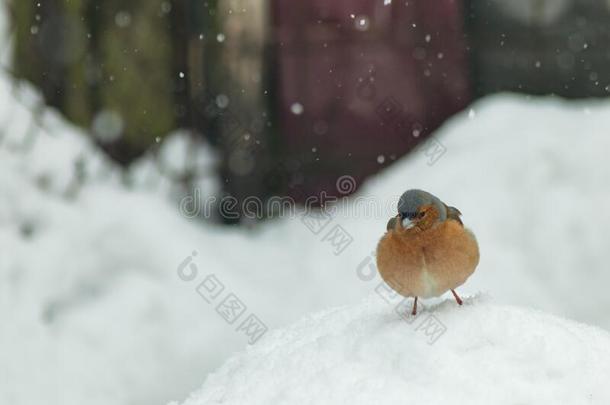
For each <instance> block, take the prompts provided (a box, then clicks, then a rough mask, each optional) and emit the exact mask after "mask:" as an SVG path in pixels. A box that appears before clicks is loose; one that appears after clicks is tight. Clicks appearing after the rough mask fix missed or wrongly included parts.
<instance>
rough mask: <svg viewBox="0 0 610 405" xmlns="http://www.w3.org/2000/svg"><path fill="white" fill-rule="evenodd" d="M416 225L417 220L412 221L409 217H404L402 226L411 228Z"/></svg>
mask: <svg viewBox="0 0 610 405" xmlns="http://www.w3.org/2000/svg"><path fill="white" fill-rule="evenodd" d="M414 226H415V222H413V221H411V220H410V219H409V218H403V220H402V227H403V228H405V229H411V228H413V227H414Z"/></svg>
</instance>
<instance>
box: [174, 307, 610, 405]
mask: <svg viewBox="0 0 610 405" xmlns="http://www.w3.org/2000/svg"><path fill="white" fill-rule="evenodd" d="M608 375H610V335H609V334H608V333H607V332H605V331H602V330H601V329H597V328H594V327H590V326H586V325H583V324H579V323H576V322H573V321H569V320H566V319H562V318H558V317H555V316H552V315H547V314H545V313H542V312H538V311H534V310H531V309H525V308H518V307H513V306H502V305H496V304H493V303H490V302H489V300H488V299H486V298H480V297H476V298H469V299H467V300H466V301H465V304H464V306H462V307H457V304H456V303H455V302H454V301H452V300H445V301H443V302H440V303H438V304H435V305H433V306H430V307H428V308H427V309H426V310H424V311H422V312H421V313H420V314H418V316H417V317H415V318H413V317H411V316H410V315H408V316H406V317H405V318H403V317H399V316H398V314H397V313H395V312H393V310H392V308H391V307H389V306H388V305H387V304H386V303H384V302H382V301H381V300H380V299H374V298H372V299H369V300H367V301H365V302H364V303H362V304H359V305H354V306H349V307H341V308H336V309H331V310H326V311H323V312H320V313H317V314H314V315H310V316H306V317H305V318H304V319H302V320H300V321H298V322H296V323H295V324H293V325H291V326H289V327H287V328H284V329H280V330H276V331H274V332H273V333H271V334H269V335H268V336H267V337H266V338H264V339H263V340H262V341H261V342H259V343H258V344H257V345H256V346H254V347H250V348H248V350H246V351H244V352H242V353H240V354H238V355H235V356H233V357H232V358H230V359H229V360H228V361H227V362H226V363H225V364H224V365H223V366H222V367H221V368H220V369H219V370H218V371H216V372H214V373H212V374H210V376H209V377H208V379H207V380H206V382H205V384H204V385H203V387H202V388H201V389H200V390H199V391H197V392H195V393H194V394H192V395H191V397H190V398H189V399H188V400H186V401H185V402H184V403H183V405H221V404H222V405H268V404H274V405H289V404H290V405H293V404H299V405H308V404H311V405H314V404H315V405H324V404H328V405H341V404H346V405H347V404H349V405H357V404H363V405H369V404H383V405H392V404H396V405H399V404H400V405H403V404H409V403H421V404H427V405H435V404H439V405H440V404H443V405H445V404H471V405H475V404H481V405H488V404H497V405H503V404H506V405H509V404H510V405H513V404H554V403H563V404H607V403H610V389H608V381H607V377H608Z"/></svg>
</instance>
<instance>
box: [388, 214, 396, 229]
mask: <svg viewBox="0 0 610 405" xmlns="http://www.w3.org/2000/svg"><path fill="white" fill-rule="evenodd" d="M394 226H396V217H392V218H390V220H389V221H388V224H387V225H386V227H385V229H386V231H389V230H392V229H394Z"/></svg>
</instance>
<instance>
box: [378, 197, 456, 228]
mask: <svg viewBox="0 0 610 405" xmlns="http://www.w3.org/2000/svg"><path fill="white" fill-rule="evenodd" d="M397 208H398V215H396V216H395V217H393V218H390V220H389V221H388V225H387V229H388V230H390V229H396V230H409V229H411V228H417V229H419V230H426V229H428V228H430V227H432V226H433V225H434V224H436V223H438V222H443V221H445V220H446V219H447V206H446V205H445V204H444V203H443V202H442V201H441V200H439V199H438V198H437V197H435V196H433V195H432V194H430V193H428V192H426V191H423V190H407V191H405V192H404V193H403V194H402V196H400V199H399V200H398V207H397Z"/></svg>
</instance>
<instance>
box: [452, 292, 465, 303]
mask: <svg viewBox="0 0 610 405" xmlns="http://www.w3.org/2000/svg"><path fill="white" fill-rule="evenodd" d="M451 292H452V293H453V296H454V297H455V300H456V301H457V303H458V305H462V304H463V302H462V299H461V298H460V297H459V295H457V293H456V292H455V290H451Z"/></svg>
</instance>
